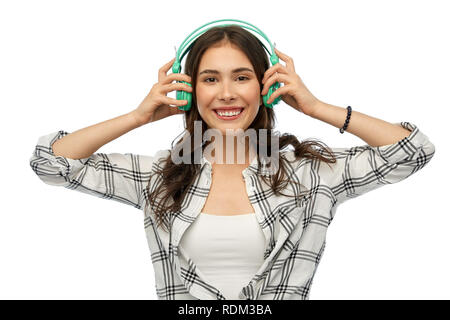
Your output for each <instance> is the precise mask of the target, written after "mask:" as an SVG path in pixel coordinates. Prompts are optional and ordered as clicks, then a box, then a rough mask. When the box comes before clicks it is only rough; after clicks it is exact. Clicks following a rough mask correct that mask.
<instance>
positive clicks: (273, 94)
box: [267, 86, 289, 104]
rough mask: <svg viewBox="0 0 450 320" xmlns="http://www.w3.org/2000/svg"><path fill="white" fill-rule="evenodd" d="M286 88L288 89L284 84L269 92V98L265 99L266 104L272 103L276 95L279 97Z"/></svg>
mask: <svg viewBox="0 0 450 320" xmlns="http://www.w3.org/2000/svg"><path fill="white" fill-rule="evenodd" d="M288 90H289V88H286V86H284V87H281V88H279V89H277V90H275V92H274V93H272V94H271V96H270V97H269V99H267V103H268V104H270V103H272V102H273V101H274V100H275V99H276V98H277V97H279V96H280V95H282V94H284V93H286V92H287V91H288Z"/></svg>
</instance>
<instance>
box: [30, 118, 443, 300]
mask: <svg viewBox="0 0 450 320" xmlns="http://www.w3.org/2000/svg"><path fill="white" fill-rule="evenodd" d="M397 125H401V126H402V127H404V128H406V129H408V130H409V131H410V132H411V133H410V135H409V136H408V137H406V138H404V139H402V140H401V141H398V142H396V143H394V144H391V145H386V146H382V147H371V146H369V145H364V146H356V147H352V148H331V149H332V150H333V152H334V153H335V155H336V158H337V163H335V164H329V165H330V166H329V165H328V164H326V163H322V162H319V161H316V160H315V161H311V160H308V159H301V160H295V158H294V156H293V153H292V151H286V152H284V156H285V158H286V159H288V160H290V162H289V163H288V166H287V171H288V177H289V181H290V183H289V184H288V187H287V189H285V190H284V191H283V193H285V194H286V193H287V194H291V195H294V197H287V196H275V195H274V193H273V192H272V190H271V189H270V188H269V187H268V186H267V185H265V184H264V183H263V182H262V181H261V177H260V174H261V173H260V172H259V171H258V170H257V162H256V158H255V160H254V161H253V162H252V163H251V165H250V166H249V167H248V168H246V169H245V170H243V171H242V176H243V179H244V181H245V184H246V188H247V194H248V197H249V200H250V202H251V204H252V205H253V208H254V209H255V213H256V217H257V219H258V222H259V225H260V227H261V229H262V231H263V233H264V236H265V240H266V242H265V252H264V258H265V260H264V262H263V264H262V265H261V266H260V268H259V270H258V271H257V272H256V274H255V275H254V276H253V278H252V279H251V281H250V282H249V283H248V285H247V286H245V287H243V288H242V291H241V293H240V298H241V299H252V300H278V299H280V300H281V299H282V300H286V299H290V300H299V299H302V300H303V299H308V296H309V292H310V287H311V283H312V280H313V277H314V274H315V272H316V269H317V266H318V264H319V262H320V258H321V256H322V254H323V251H324V248H325V238H326V237H325V236H326V232H327V229H328V226H329V225H330V223H331V221H332V219H333V217H334V214H335V212H336V208H337V207H338V205H339V204H341V203H343V202H344V201H346V200H348V199H352V198H354V197H357V196H359V195H362V194H364V193H366V192H369V191H371V190H374V189H376V188H379V187H381V186H383V185H386V184H391V183H396V182H399V181H401V180H403V179H406V178H407V177H409V176H410V175H411V174H413V173H415V172H416V171H418V170H420V169H421V168H423V167H424V166H425V165H426V164H427V163H428V162H429V161H430V160H431V158H432V157H433V155H434V151H435V147H434V145H433V144H432V143H431V142H430V141H429V139H428V137H427V136H425V135H424V134H423V133H422V132H421V131H419V129H418V128H417V127H416V126H415V125H413V124H410V123H408V122H402V123H398V124H397ZM67 134H68V133H67V132H65V131H62V130H61V131H58V132H54V133H51V134H48V135H45V136H42V137H40V138H39V139H38V142H37V145H36V147H35V150H34V152H33V155H32V157H31V158H30V166H31V168H32V169H33V170H34V172H35V173H36V174H37V175H38V177H39V178H40V179H41V180H42V181H44V182H45V183H47V184H50V185H57V186H64V187H66V188H68V189H74V190H77V191H80V192H84V193H87V194H91V195H93V196H96V197H99V198H105V199H111V200H115V201H117V202H121V203H125V204H128V205H131V206H133V207H135V208H137V209H140V210H143V211H144V218H145V219H144V227H145V232H146V235H147V240H148V245H149V248H150V252H151V258H152V263H153V266H154V271H155V280H156V282H155V283H156V292H157V295H158V298H159V299H161V300H173V299H190V300H194V299H202V300H204V299H208V300H225V297H224V296H223V294H222V293H221V292H220V291H219V290H218V289H217V288H215V287H214V286H212V285H211V284H209V283H208V282H207V281H206V280H205V279H203V278H202V277H201V276H200V275H199V274H202V273H201V271H200V272H197V271H196V270H197V268H196V265H195V263H194V261H192V259H190V258H189V257H188V256H187V255H186V253H185V252H183V251H182V250H181V249H179V243H180V239H181V237H182V236H183V233H184V232H185V231H186V229H187V228H188V227H189V226H190V224H191V223H192V222H193V221H194V220H195V219H196V217H197V216H198V214H199V213H200V212H201V210H202V208H203V206H204V204H205V201H206V198H207V196H208V193H209V190H210V185H211V163H210V162H209V161H208V160H207V159H205V158H204V157H203V158H202V162H201V168H202V170H201V173H200V175H199V176H198V177H197V178H196V180H195V183H194V184H193V185H192V186H191V187H190V189H189V190H188V194H187V196H186V198H185V199H184V201H183V203H182V209H181V210H180V211H179V212H175V213H174V214H172V215H171V217H172V218H171V224H172V232H171V233H170V234H168V233H167V232H165V231H164V230H162V229H161V228H156V223H155V217H154V213H153V211H152V210H151V208H147V209H148V210H145V204H146V199H147V196H148V191H147V190H146V186H147V184H148V183H149V182H150V188H151V190H153V189H154V187H155V186H156V185H157V183H158V181H160V180H159V177H157V176H156V175H155V176H152V178H151V180H150V174H151V172H153V171H154V170H156V169H157V168H160V160H161V158H164V157H166V156H167V155H168V154H169V152H170V151H169V150H168V149H167V150H160V151H158V152H157V153H156V154H155V155H154V156H142V155H134V154H130V153H125V154H120V153H111V154H104V153H94V154H93V155H91V156H90V157H88V158H84V159H79V160H73V159H68V158H64V157H61V156H54V154H53V151H52V148H51V145H52V144H53V142H55V141H56V140H58V139H60V138H61V137H63V136H65V135H67ZM149 180H150V181H149ZM292 181H296V182H298V183H301V185H302V186H301V187H299V185H297V184H295V183H292ZM307 190H309V191H308V192H306V195H304V196H299V194H300V192H305V191H307ZM230 192H231V191H230ZM243 245H245V244H243Z"/></svg>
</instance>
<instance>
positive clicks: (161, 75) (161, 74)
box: [158, 58, 175, 81]
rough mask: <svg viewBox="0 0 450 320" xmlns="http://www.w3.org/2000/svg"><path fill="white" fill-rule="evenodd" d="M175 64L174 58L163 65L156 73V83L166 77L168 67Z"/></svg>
mask: <svg viewBox="0 0 450 320" xmlns="http://www.w3.org/2000/svg"><path fill="white" fill-rule="evenodd" d="M174 62H175V58H173V59H172V60H170V61H169V62H167V63H166V64H165V65H163V66H162V67H161V68H160V69H159V72H158V81H161V80H163V79H164V78H165V77H166V76H167V71H169V69H170V67H171V66H172V65H173V63H174Z"/></svg>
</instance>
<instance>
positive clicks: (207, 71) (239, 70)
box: [198, 67, 253, 75]
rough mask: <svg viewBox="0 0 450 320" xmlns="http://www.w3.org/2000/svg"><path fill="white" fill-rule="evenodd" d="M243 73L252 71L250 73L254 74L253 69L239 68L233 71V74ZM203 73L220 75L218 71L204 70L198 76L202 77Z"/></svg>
mask: <svg viewBox="0 0 450 320" xmlns="http://www.w3.org/2000/svg"><path fill="white" fill-rule="evenodd" d="M242 71H250V72H253V70H252V69H249V68H245V67H241V68H237V69H234V70H232V73H237V72H242ZM203 73H213V74H219V73H220V72H219V71H217V70H211V69H205V70H203V71H202V72H200V73H199V74H198V75H201V74H203Z"/></svg>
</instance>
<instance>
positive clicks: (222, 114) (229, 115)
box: [217, 111, 241, 117]
mask: <svg viewBox="0 0 450 320" xmlns="http://www.w3.org/2000/svg"><path fill="white" fill-rule="evenodd" d="M217 113H218V114H219V116H221V117H223V116H227V117H231V116H235V115H238V114H239V113H241V111H235V112H228V111H227V112H220V111H217Z"/></svg>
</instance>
